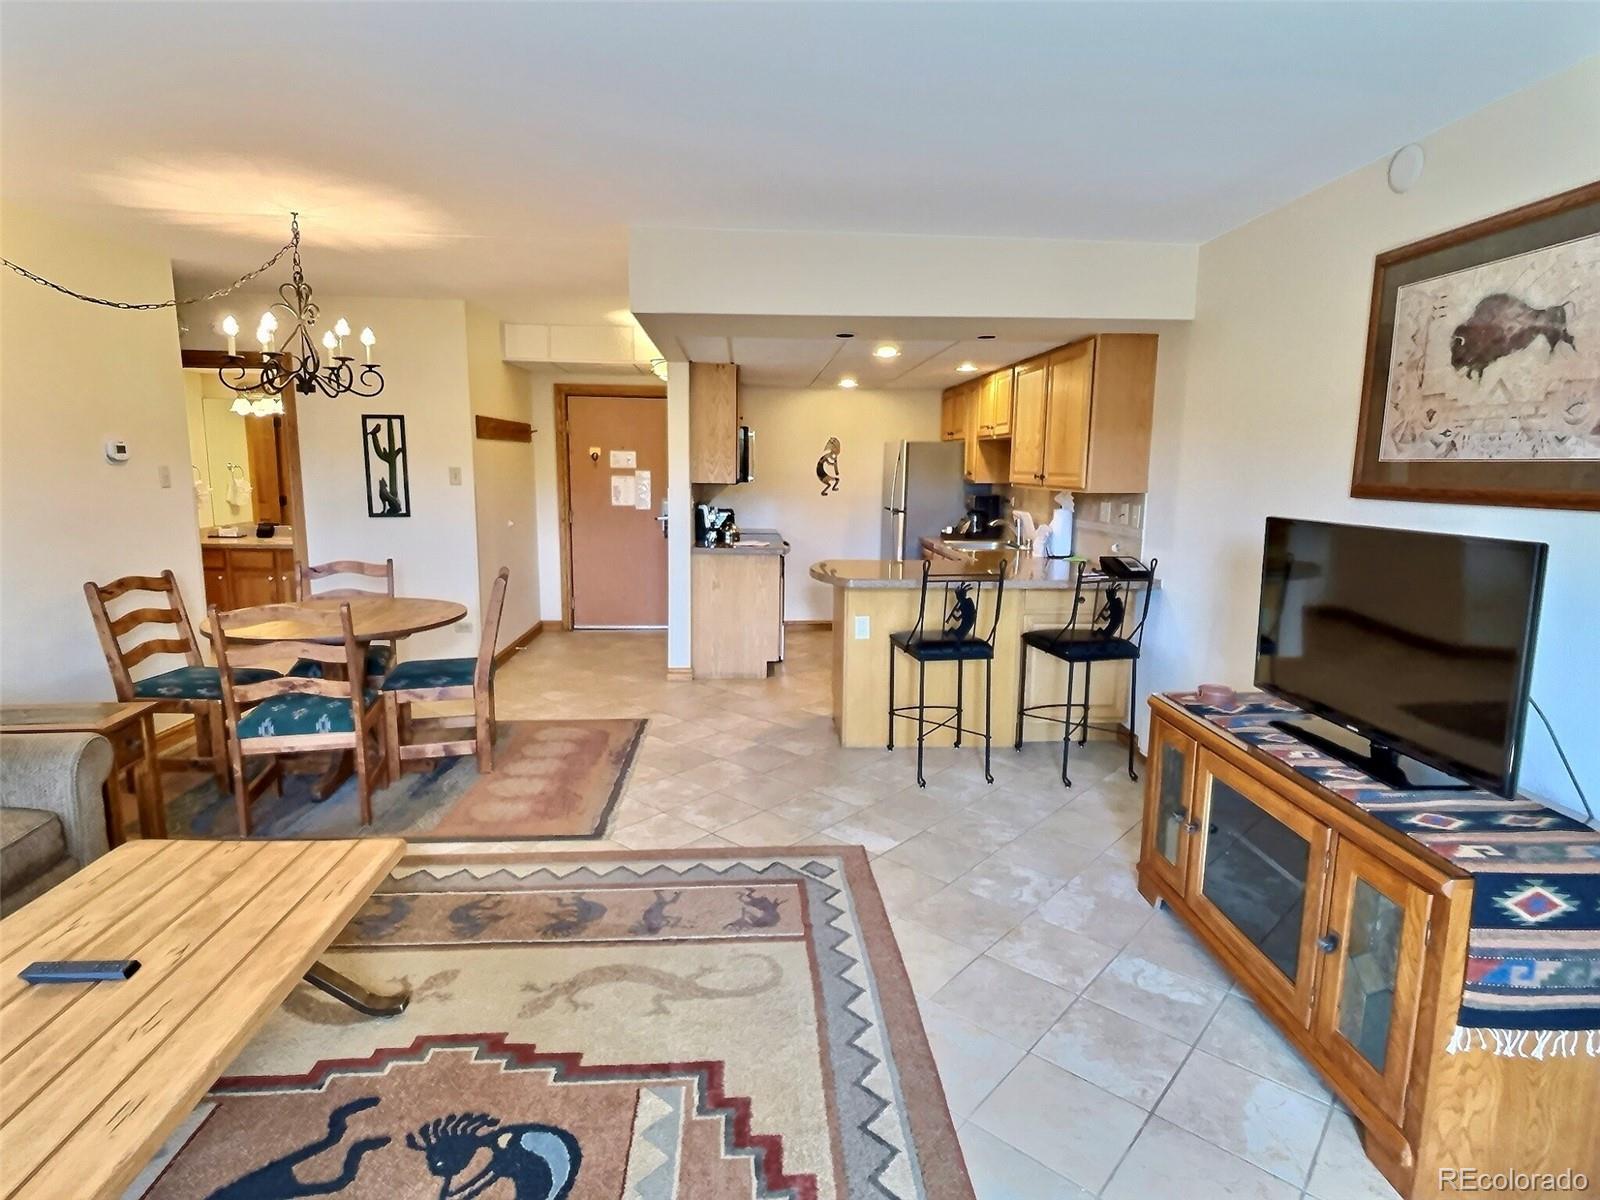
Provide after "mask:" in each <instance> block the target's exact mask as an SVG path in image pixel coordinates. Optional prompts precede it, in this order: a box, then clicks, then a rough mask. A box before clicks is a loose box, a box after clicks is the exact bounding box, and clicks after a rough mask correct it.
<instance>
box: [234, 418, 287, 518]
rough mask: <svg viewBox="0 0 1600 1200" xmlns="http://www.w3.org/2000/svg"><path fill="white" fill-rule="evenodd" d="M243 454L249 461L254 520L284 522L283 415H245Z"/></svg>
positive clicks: (285, 497) (285, 491)
mask: <svg viewBox="0 0 1600 1200" xmlns="http://www.w3.org/2000/svg"><path fill="white" fill-rule="evenodd" d="M243 420H244V444H245V455H246V458H247V459H248V461H249V463H250V487H251V489H252V491H251V498H252V503H253V504H254V507H255V511H254V512H253V513H252V514H251V515H252V516H253V517H254V519H255V520H257V521H271V522H272V523H273V524H274V525H286V524H288V523H289V522H288V519H287V518H286V517H285V515H284V514H286V513H287V512H288V511H289V497H288V494H287V488H286V487H285V486H284V472H283V418H282V417H245V418H243Z"/></svg>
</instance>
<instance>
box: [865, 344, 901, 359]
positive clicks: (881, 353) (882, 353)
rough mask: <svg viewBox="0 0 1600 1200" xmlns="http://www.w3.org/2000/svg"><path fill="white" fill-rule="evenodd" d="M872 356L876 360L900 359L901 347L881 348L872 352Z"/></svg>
mask: <svg viewBox="0 0 1600 1200" xmlns="http://www.w3.org/2000/svg"><path fill="white" fill-rule="evenodd" d="M872 356H873V357H874V358H899V357H900V347H899V346H879V347H878V348H877V349H876V350H874V351H873V352H872Z"/></svg>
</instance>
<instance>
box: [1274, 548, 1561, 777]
mask: <svg viewBox="0 0 1600 1200" xmlns="http://www.w3.org/2000/svg"><path fill="white" fill-rule="evenodd" d="M1545 552H1546V547H1545V546H1544V544H1543V543H1539V542H1513V541H1504V540H1501V539H1498V538H1484V537H1460V536H1456V535H1454V534H1443V533H1418V532H1415V531H1412V530H1405V529H1380V528H1375V527H1372V526H1365V525H1336V524H1332V523H1329V522H1327V521H1301V520H1292V519H1289V518H1287V517H1268V518H1267V536H1266V548H1265V553H1264V556H1263V559H1262V568H1261V615H1260V623H1259V626H1258V638H1257V650H1256V672H1255V678H1256V686H1258V687H1260V688H1264V689H1265V690H1267V691H1269V692H1272V693H1273V694H1275V695H1277V696H1281V697H1283V698H1284V699H1286V700H1289V701H1291V702H1292V703H1294V704H1296V705H1298V706H1299V707H1300V708H1302V709H1304V710H1305V711H1306V712H1308V713H1311V714H1313V715H1314V717H1316V718H1321V722H1318V721H1311V722H1301V723H1299V724H1298V726H1297V727H1295V729H1294V732H1295V733H1296V734H1297V736H1301V737H1307V738H1308V740H1311V741H1312V742H1313V743H1315V744H1317V745H1319V746H1321V747H1322V748H1323V749H1324V750H1327V751H1329V752H1330V753H1334V754H1336V755H1338V756H1339V757H1341V758H1344V759H1345V760H1346V761H1350V762H1355V763H1357V764H1358V765H1360V766H1361V767H1362V768H1363V769H1365V770H1368V771H1370V772H1371V773H1372V774H1374V775H1375V776H1377V777H1378V778H1380V779H1382V780H1384V781H1385V782H1387V783H1390V784H1391V785H1393V786H1398V787H1407V786H1413V787H1425V786H1441V785H1448V784H1449V783H1450V782H1451V780H1448V779H1440V778H1439V777H1438V776H1436V775H1432V774H1431V773H1430V772H1428V771H1427V770H1426V769H1425V768H1424V769H1422V770H1415V769H1412V768H1413V767H1414V764H1413V763H1408V762H1407V761H1406V760H1408V759H1410V760H1416V761H1417V762H1420V763H1424V764H1427V765H1428V766H1430V767H1433V768H1437V770H1438V771H1442V772H1445V773H1447V774H1448V775H1449V776H1453V777H1455V780H1459V781H1465V782H1466V783H1469V784H1472V785H1476V786H1478V787H1483V788H1487V789H1489V790H1490V791H1493V792H1496V793H1498V794H1500V795H1502V796H1510V795H1512V794H1514V792H1515V790H1516V783H1517V766H1518V756H1519V750H1520V744H1521V740H1522V728H1523V717H1524V714H1525V713H1526V710H1527V700H1528V678H1529V673H1530V671H1531V668H1532V664H1533V642H1534V633H1535V630H1536V629H1537V627H1538V622H1539V598H1540V593H1541V591H1542V589H1543V586H1544V564H1545ZM1323 722H1332V723H1333V724H1334V725H1336V726H1339V727H1340V729H1339V730H1333V729H1327V728H1326V726H1325V725H1323V724H1322V723H1323ZM1319 726H1320V727H1321V732H1319V728H1318V727H1319ZM1342 731H1347V732H1342ZM1350 734H1354V735H1356V737H1357V738H1360V739H1365V740H1366V741H1367V742H1368V743H1370V745H1369V746H1367V747H1366V748H1365V751H1364V752H1362V750H1360V749H1358V748H1357V746H1353V745H1352V744H1351V743H1352V739H1351V738H1350V736H1349V735H1350ZM1357 745H1359V743H1358V744H1357Z"/></svg>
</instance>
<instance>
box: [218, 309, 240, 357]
mask: <svg viewBox="0 0 1600 1200" xmlns="http://www.w3.org/2000/svg"><path fill="white" fill-rule="evenodd" d="M222 332H223V333H225V334H227V335H228V354H229V355H230V356H233V355H236V354H238V353H239V343H238V341H237V340H236V339H237V338H238V336H239V322H237V321H235V320H234V319H233V314H232V313H229V314H228V315H227V316H225V317H223V318H222Z"/></svg>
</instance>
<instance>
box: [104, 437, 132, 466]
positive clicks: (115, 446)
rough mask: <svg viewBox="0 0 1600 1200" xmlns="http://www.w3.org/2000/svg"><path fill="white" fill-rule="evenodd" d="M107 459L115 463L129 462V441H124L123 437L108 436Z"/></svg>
mask: <svg viewBox="0 0 1600 1200" xmlns="http://www.w3.org/2000/svg"><path fill="white" fill-rule="evenodd" d="M106 461H107V462H114V463H118V462H127V461H128V443H127V442H125V441H123V440H122V439H121V438H107V439H106Z"/></svg>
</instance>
